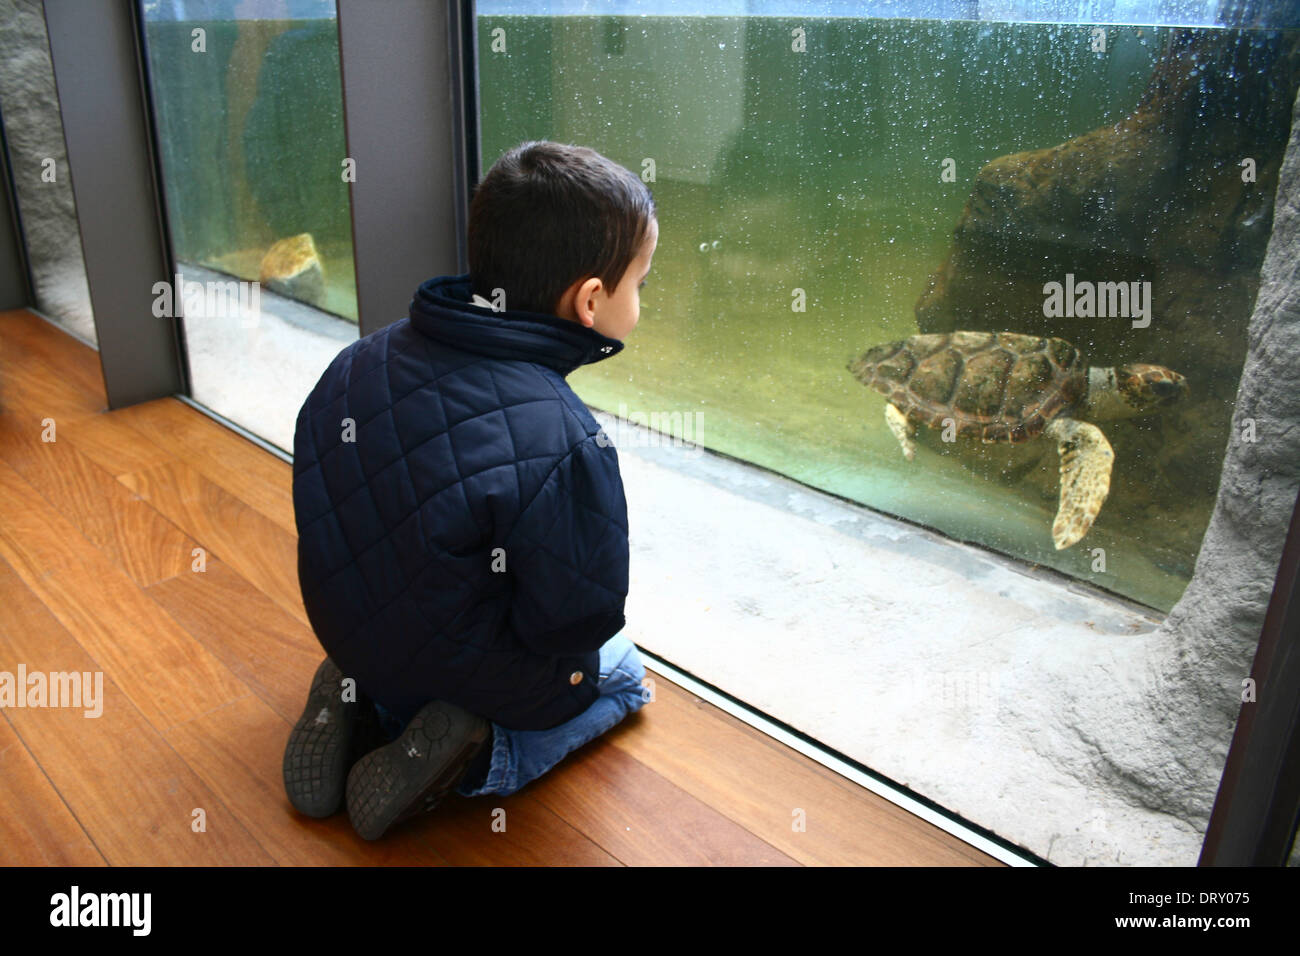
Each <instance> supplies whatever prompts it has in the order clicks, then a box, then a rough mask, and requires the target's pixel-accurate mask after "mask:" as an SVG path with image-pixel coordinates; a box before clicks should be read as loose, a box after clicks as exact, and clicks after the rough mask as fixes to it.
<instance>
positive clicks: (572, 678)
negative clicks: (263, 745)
mask: <svg viewBox="0 0 1300 956" xmlns="http://www.w3.org/2000/svg"><path fill="white" fill-rule="evenodd" d="M569 683H570V684H581V683H582V671H574V672H573V673H572V674H570V675H569Z"/></svg>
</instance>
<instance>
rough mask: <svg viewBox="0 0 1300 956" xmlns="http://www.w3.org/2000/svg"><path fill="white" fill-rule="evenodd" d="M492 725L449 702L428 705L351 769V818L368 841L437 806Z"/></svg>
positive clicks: (485, 739) (349, 790)
mask: <svg viewBox="0 0 1300 956" xmlns="http://www.w3.org/2000/svg"><path fill="white" fill-rule="evenodd" d="M491 734H492V727H491V725H490V724H489V723H488V722H487V721H486V720H484V719H483V718H482V717H475V716H474V715H473V714H470V713H468V712H467V711H464V710H462V709H461V708H459V707H456V706H455V705H454V704H448V703H446V702H445V701H434V702H433V703H430V704H426V705H425V706H424V708H423V709H421V710H420V712H419V713H418V714H416V715H415V716H414V717H413V718H411V722H410V723H409V724H408V725H407V727H406V729H405V730H403V731H402V735H401V736H400V737H398V738H397V739H396V740H394V741H393V742H392V743H390V744H387V745H386V746H383V747H380V748H378V749H377V750H372V751H371V752H370V753H368V754H366V755H365V756H364V757H362V758H361V759H360V760H358V761H357V762H356V763H355V764H353V766H352V770H351V772H350V773H349V774H348V783H347V804H348V817H349V818H350V819H351V821H352V826H353V828H354V829H355V830H356V831H357V833H358V834H359V835H360V836H361V837H362V838H363V839H366V840H377V839H379V838H380V837H381V836H383V835H384V833H385V832H387V830H388V829H389V828H390V827H392V826H393V825H395V824H398V823H401V822H403V821H405V820H408V819H410V818H411V817H414V816H418V815H419V814H421V813H424V812H426V811H428V810H432V809H433V808H434V807H436V806H437V805H438V803H439V802H440V801H441V800H442V798H443V797H444V796H446V794H447V792H448V791H449V790H451V788H452V787H454V786H455V785H456V784H457V783H458V782H459V781H460V780H461V778H462V777H464V775H465V771H466V770H467V769H468V767H469V765H470V762H471V761H472V760H473V759H474V756H475V755H476V754H477V753H478V752H479V748H480V747H482V746H483V745H484V744H485V743H486V742H487V741H489V740H490V739H491Z"/></svg>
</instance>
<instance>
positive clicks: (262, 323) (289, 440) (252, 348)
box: [141, 0, 357, 449]
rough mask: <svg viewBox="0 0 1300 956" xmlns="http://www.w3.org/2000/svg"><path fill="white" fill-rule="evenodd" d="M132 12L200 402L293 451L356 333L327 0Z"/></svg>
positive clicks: (160, 0)
mask: <svg viewBox="0 0 1300 956" xmlns="http://www.w3.org/2000/svg"><path fill="white" fill-rule="evenodd" d="M141 6H142V10H143V12H144V19H145V35H146V46H147V56H148V66H149V81H150V89H151V91H152V94H153V105H154V110H155V118H156V122H157V129H158V139H159V143H160V151H161V157H160V159H161V163H162V170H163V186H164V190H165V195H166V204H167V214H168V224H169V226H170V231H171V241H172V251H173V255H174V257H175V260H176V263H177V268H178V269H179V270H180V273H181V276H182V279H181V281H180V282H179V283H173V284H174V285H178V286H181V287H183V290H182V294H181V295H179V296H175V298H176V299H179V300H180V301H179V302H178V303H176V311H177V312H180V311H181V310H182V309H183V310H184V313H185V317H184V323H185V338H186V344H187V349H188V354H189V363H190V371H191V379H192V391H193V397H194V398H195V400H196V401H199V402H202V403H203V404H205V405H208V406H210V407H211V408H213V409H214V410H215V411H217V412H219V413H221V414H223V415H225V416H226V417H228V418H230V419H232V420H233V421H235V422H238V423H239V424H241V425H243V426H244V427H246V428H248V429H249V430H251V431H253V432H255V433H257V434H259V435H261V436H262V437H264V438H266V439H267V440H269V441H271V442H273V443H275V444H277V445H279V446H280V447H282V448H285V449H291V448H292V447H293V428H294V423H295V418H296V414H297V411H298V408H299V407H300V406H301V403H302V400H303V399H304V398H305V397H306V394H307V392H309V391H310V390H311V386H312V385H314V384H315V382H316V380H317V378H319V376H320V373H321V372H322V371H323V370H324V368H325V366H326V365H327V364H328V363H329V361H330V360H331V359H332V358H333V357H334V356H335V355H336V354H337V353H338V350H339V349H340V348H341V347H342V346H343V345H344V344H346V342H348V341H350V340H353V339H355V338H356V335H357V326H356V321H357V298H356V276H355V272H354V270H353V261H352V227H351V206H350V200H349V195H348V182H347V179H346V178H345V172H346V167H345V165H344V160H345V157H346V148H345V143H344V134H343V119H342V89H341V83H340V76H339V47H338V27H337V22H336V11H335V6H334V3H333V0H289V2H285V0H145V2H144V3H142V5H141ZM231 280H235V281H233V282H232V281H231ZM191 281H195V282H198V283H200V284H201V285H200V286H198V287H194V286H190V285H189V283H190V282H191ZM192 293H193V294H192ZM236 303H237V305H236Z"/></svg>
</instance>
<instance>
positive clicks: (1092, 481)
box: [1044, 418, 1115, 551]
mask: <svg viewBox="0 0 1300 956" xmlns="http://www.w3.org/2000/svg"><path fill="white" fill-rule="evenodd" d="M1044 434H1046V435H1047V436H1049V437H1050V438H1054V439H1056V442H1057V445H1056V450H1057V451H1058V452H1059V453H1060V456H1061V505H1060V508H1059V509H1058V510H1057V512H1056V521H1054V522H1053V523H1052V541H1053V542H1055V544H1056V550H1057V551H1060V550H1062V549H1063V548H1068V547H1070V545H1072V544H1074V543H1075V542H1077V541H1079V540H1080V539H1081V538H1082V537H1083V536H1084V535H1085V534H1087V533H1088V529H1089V528H1091V527H1092V522H1093V521H1094V520H1095V519H1096V517H1097V513H1098V512H1100V511H1101V506H1102V503H1103V502H1104V501H1105V500H1106V495H1108V494H1109V493H1110V469H1111V465H1112V464H1113V463H1114V461H1115V452H1114V450H1113V449H1112V448H1111V447H1110V442H1108V441H1107V440H1106V436H1105V435H1103V434H1102V433H1101V429H1100V428H1098V427H1097V426H1096V425H1090V424H1088V423H1087V422H1080V421H1075V420H1074V419H1072V418H1057V419H1054V420H1053V421H1052V422H1051V423H1050V424H1049V425H1048V426H1047V428H1046V429H1044Z"/></svg>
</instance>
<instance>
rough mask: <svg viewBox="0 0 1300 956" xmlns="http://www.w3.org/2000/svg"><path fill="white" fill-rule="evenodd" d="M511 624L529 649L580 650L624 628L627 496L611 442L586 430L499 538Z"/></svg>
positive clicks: (567, 652)
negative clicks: (502, 544) (506, 533)
mask: <svg viewBox="0 0 1300 956" xmlns="http://www.w3.org/2000/svg"><path fill="white" fill-rule="evenodd" d="M505 558H506V572H507V574H509V575H510V583H511V605H510V625H511V628H512V629H513V632H514V634H515V635H516V636H517V637H518V638H519V639H520V640H521V641H522V642H523V643H524V644H525V646H527V647H528V648H530V649H531V650H533V651H536V652H537V653H540V654H549V655H555V656H559V655H572V654H586V653H590V652H592V651H595V650H598V649H599V648H600V646H601V645H602V644H604V643H605V642H606V641H607V640H609V639H610V638H611V637H613V636H614V635H615V634H617V633H618V632H619V631H620V630H622V629H623V624H624V618H623V606H624V602H625V600H626V599H627V580H628V541H627V502H626V500H625V498H624V496H623V481H622V478H621V477H620V475H619V471H618V456H617V453H616V452H615V451H614V449H613V448H612V447H606V448H602V447H601V446H600V445H599V444H598V443H597V442H596V440H595V439H594V438H593V437H588V438H587V439H586V440H585V441H583V442H582V443H581V444H579V445H576V446H574V448H573V449H572V450H571V451H570V452H569V453H568V454H567V455H566V456H565V457H564V458H563V459H561V460H560V462H559V463H558V464H557V465H556V466H555V468H554V469H553V470H552V471H551V473H550V475H549V476H548V477H547V479H546V481H545V482H544V484H543V485H542V488H541V490H540V491H539V492H538V493H537V495H536V496H535V497H534V498H533V500H532V501H531V502H530V503H529V504H528V505H527V506H526V507H525V508H524V510H523V512H522V513H521V514H520V516H519V519H518V521H517V522H516V523H515V526H514V528H513V529H512V530H511V532H510V534H509V536H508V537H507V539H506V542H505Z"/></svg>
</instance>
